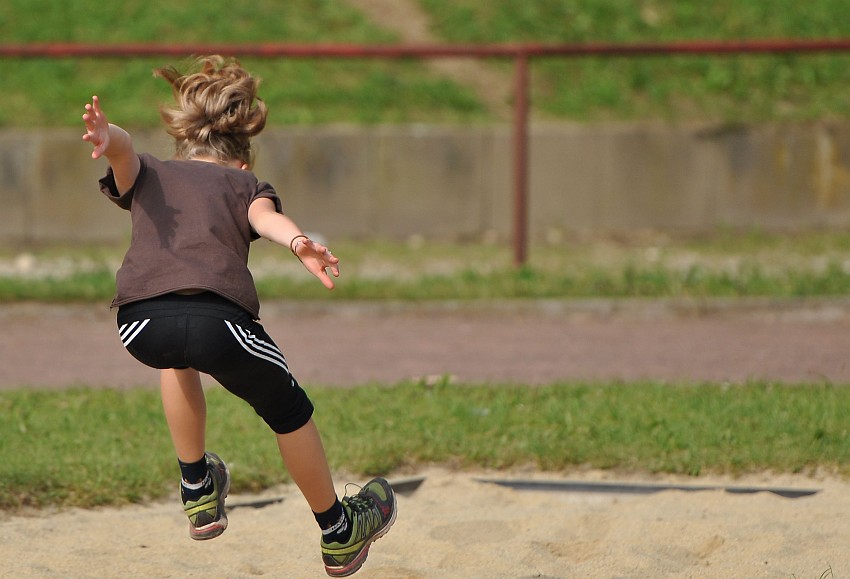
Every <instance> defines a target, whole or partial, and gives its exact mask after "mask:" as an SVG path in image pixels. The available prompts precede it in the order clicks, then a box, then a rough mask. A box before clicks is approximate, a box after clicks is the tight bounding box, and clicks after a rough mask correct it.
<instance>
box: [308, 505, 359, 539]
mask: <svg viewBox="0 0 850 579" xmlns="http://www.w3.org/2000/svg"><path fill="white" fill-rule="evenodd" d="M313 516H315V517H316V522H317V523H319V528H320V529H322V539H323V540H324V541H325V542H326V543H347V542H348V540H349V539H350V538H351V531H352V530H353V529H352V528H351V521H350V520H349V519H348V514H347V513H346V512H345V509H343V508H342V503H341V502H339V499H337V501H336V502H335V503H334V504H333V506H332V507H331V508H329V509H328V510H327V511H325V512H323V513H313Z"/></svg>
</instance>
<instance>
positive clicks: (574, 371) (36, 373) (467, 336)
mask: <svg viewBox="0 0 850 579" xmlns="http://www.w3.org/2000/svg"><path fill="white" fill-rule="evenodd" d="M261 313H262V315H263V320H262V321H263V324H264V325H265V326H266V329H267V330H268V331H269V332H270V334H271V335H272V336H273V337H274V338H275V340H276V341H277V342H278V344H279V345H280V346H281V348H282V349H283V350H284V352H285V353H286V356H287V359H288V360H289V362H290V366H291V367H292V369H293V371H294V372H295V374H296V376H297V377H298V378H299V381H301V382H302V383H303V384H305V386H308V387H309V386H310V385H311V384H322V385H330V386H351V385H355V384H362V383H364V382H368V381H378V382H383V383H394V382H398V381H401V380H407V379H419V378H423V377H432V376H440V375H450V376H454V377H456V379H458V380H461V381H473V382H494V383H507V382H519V383H528V384H542V383H548V382H552V381H556V380H627V381H631V380H639V379H644V378H648V379H658V380H668V381H691V382H701V381H714V382H719V381H729V382H744V381H747V380H751V379H752V380H756V379H764V380H781V381H786V382H801V381H831V382H839V383H841V382H850V364H848V360H850V357H848V346H850V301H829V300H826V301H814V302H805V303H801V304H794V303H790V304H789V303H784V304H781V305H776V304H772V303H769V302H759V301H757V302H743V303H742V302H738V304H737V305H735V306H732V307H730V306H729V305H724V304H690V303H681V302H604V301H602V302H596V301H589V302H536V303H534V304H525V305H521V304H520V305H518V304H516V303H514V304H510V303H495V304H488V305H484V306H480V305H479V306H476V307H475V308H472V309H468V308H456V307H453V306H451V305H432V306H427V305H423V306H409V305H408V306H405V305H397V306H380V307H378V306H368V305H351V304H337V305H335V304H330V303H326V304H315V305H307V306H304V305H302V306H300V307H299V306H293V305H287V304H282V303H271V304H265V305H264V306H263V310H262V312H261ZM0 324H2V325H3V328H4V331H3V332H2V333H0V389H4V388H15V387H19V386H21V385H33V386H38V387H49V388H54V387H65V386H69V385H72V384H87V385H91V386H107V387H127V386H134V385H148V384H150V385H154V384H155V383H156V380H157V377H156V374H155V372H153V371H151V370H149V369H147V368H145V367H143V366H142V365H141V364H138V363H137V362H135V360H133V359H132V358H130V357H129V356H128V355H127V353H126V352H124V350H123V349H122V347H121V344H120V342H119V341H118V339H117V335H116V332H115V329H114V314H113V313H111V312H109V310H108V309H107V308H106V307H105V306H103V305H97V306H88V305H87V306H39V305H31V304H25V305H5V306H2V307H0ZM317 350H321V351H327V352H330V353H332V356H333V358H332V361H328V360H327V359H323V358H321V357H318V356H316V355H315V352H316V351H317Z"/></svg>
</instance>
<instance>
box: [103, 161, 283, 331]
mask: <svg viewBox="0 0 850 579" xmlns="http://www.w3.org/2000/svg"><path fill="white" fill-rule="evenodd" d="M139 160H140V161H141V168H140V170H139V176H138V177H137V178H136V182H135V183H134V184H133V187H132V188H131V189H130V190H129V191H127V192H126V193H124V194H123V195H119V194H118V190H117V187H116V185H115V178H114V176H113V174H112V168H111V167H110V168H109V170H108V171H107V174H106V176H105V177H104V178H102V179H101V180H100V181H99V183H100V190H101V191H102V192H103V193H104V194H105V195H106V196H107V197H109V199H111V200H112V201H113V202H114V203H115V204H117V205H118V206H119V207H121V208H123V209H128V210H129V211H130V218H131V220H132V224H133V230H132V231H133V233H132V238H131V241H130V248H129V249H128V250H127V254H126V255H125V256H124V263H123V264H122V265H121V269H119V270H118V273H117V275H116V295H115V299H114V300H113V301H112V305H113V306H120V305H122V304H126V303H130V302H134V301H138V300H143V299H147V298H152V297H156V296H160V295H163V294H167V293H171V292H174V291H179V290H185V289H189V288H201V289H205V290H209V291H211V292H215V293H217V294H219V295H221V296H223V297H225V298H227V299H229V300H231V301H233V302H235V303H236V304H238V305H240V306H241V307H243V308H245V309H246V310H248V312H250V313H251V315H252V316H254V318H258V317H259V311H260V301H259V298H258V297H257V289H256V287H255V286H254V278H253V277H252V276H251V272H250V271H249V270H248V248H249V246H250V244H251V241H253V240H254V239H257V238H258V237H259V236H258V235H257V233H256V232H255V231H254V230H253V229H252V228H251V225H250V223H249V222H248V207H249V206H250V205H251V203H252V202H253V201H254V200H255V199H258V198H260V197H265V198H268V199H271V200H272V201H274V203H275V206H276V207H277V211H278V212H280V213H282V209H281V203H280V198H279V197H278V196H277V193H275V190H274V189H273V188H272V187H271V185H269V184H268V183H264V182H260V181H258V180H257V178H256V177H255V176H254V174H253V173H251V172H250V171H245V170H242V169H235V168H231V167H224V166H221V165H217V164H215V163H208V162H205V161H160V160H159V159H156V158H155V157H152V156H151V155H147V154H141V155H139Z"/></svg>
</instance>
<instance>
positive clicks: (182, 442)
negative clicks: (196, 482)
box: [160, 368, 207, 463]
mask: <svg viewBox="0 0 850 579" xmlns="http://www.w3.org/2000/svg"><path fill="white" fill-rule="evenodd" d="M160 390H161V392H162V407H163V410H164V411H165V420H166V421H167V422H168V429H169V431H170V432H171V441H172V443H173V444H174V450H176V451H177V458H179V459H180V460H181V461H182V462H184V463H192V462H197V461H199V460H201V459H202V458H203V457H204V451H205V450H206V449H205V443H206V437H205V430H206V423H207V402H206V398H205V397H204V389H203V386H202V385H201V376H200V374H198V372H197V370H193V369H191V368H188V369H185V370H176V369H173V368H170V369H167V370H162V371H161V372H160Z"/></svg>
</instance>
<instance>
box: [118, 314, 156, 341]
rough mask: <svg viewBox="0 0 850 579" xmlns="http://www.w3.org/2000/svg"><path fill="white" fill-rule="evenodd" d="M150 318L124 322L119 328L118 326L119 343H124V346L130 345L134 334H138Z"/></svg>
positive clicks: (134, 336)
mask: <svg viewBox="0 0 850 579" xmlns="http://www.w3.org/2000/svg"><path fill="white" fill-rule="evenodd" d="M149 321H150V319H146V320H142V321H141V322H139V321H138V320H137V321H135V322H133V323H131V324H124V325H122V326H121V327H120V328H118V334H119V335H120V336H121V343H122V344H124V347H125V348H126V347H127V346H129V345H130V342H132V341H133V340H134V339H135V338H136V336H138V335H139V332H141V331H142V330H143V329H144V327H145V326H147V325H148V322H149Z"/></svg>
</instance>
